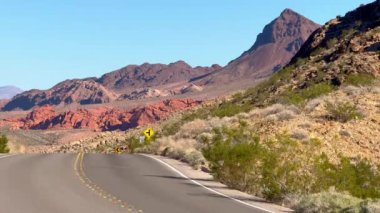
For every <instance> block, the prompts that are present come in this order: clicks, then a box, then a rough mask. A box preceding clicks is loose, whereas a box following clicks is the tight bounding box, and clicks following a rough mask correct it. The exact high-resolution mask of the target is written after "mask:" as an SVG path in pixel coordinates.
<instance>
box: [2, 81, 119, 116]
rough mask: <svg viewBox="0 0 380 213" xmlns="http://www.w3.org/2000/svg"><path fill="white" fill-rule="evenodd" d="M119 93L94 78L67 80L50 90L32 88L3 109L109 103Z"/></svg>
mask: <svg viewBox="0 0 380 213" xmlns="http://www.w3.org/2000/svg"><path fill="white" fill-rule="evenodd" d="M116 98H117V95H116V94H115V93H114V92H112V91H110V90H108V89H107V88H105V87H104V86H103V85H101V84H99V83H97V82H96V81H94V79H84V80H67V81H64V82H61V83H59V84H57V85H56V86H54V87H53V88H51V89H48V90H30V91H27V92H24V93H21V94H19V95H17V96H15V97H14V98H13V99H12V100H11V101H10V102H9V103H7V104H6V105H5V106H4V107H3V110H5V111H10V110H14V109H22V110H29V109H31V108H33V107H35V106H43V105H56V106H57V105H64V104H72V103H79V104H82V105H85V104H100V103H109V102H111V101H113V100H115V99H116Z"/></svg>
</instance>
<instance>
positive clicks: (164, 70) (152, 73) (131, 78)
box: [97, 61, 221, 92]
mask: <svg viewBox="0 0 380 213" xmlns="http://www.w3.org/2000/svg"><path fill="white" fill-rule="evenodd" d="M219 69H221V67H220V66H219V65H216V64H215V65H212V66H211V67H191V66H190V65H188V64H187V63H185V62H184V61H177V62H175V63H171V64H169V65H164V64H148V63H145V64H143V65H141V66H136V65H130V66H126V67H124V68H122V69H120V70H117V71H114V72H111V73H107V74H105V75H103V76H102V77H101V78H100V79H98V80H97V82H99V83H100V84H102V85H104V86H105V87H107V88H109V89H112V90H116V91H121V92H123V91H126V90H127V91H128V90H131V89H136V88H145V87H157V86H161V85H166V84H171V83H178V82H183V81H188V80H189V79H191V78H194V77H196V76H200V75H205V74H210V73H212V72H215V71H217V70H219Z"/></svg>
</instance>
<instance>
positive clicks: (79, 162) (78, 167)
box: [74, 152, 143, 213]
mask: <svg viewBox="0 0 380 213" xmlns="http://www.w3.org/2000/svg"><path fill="white" fill-rule="evenodd" d="M83 158H84V152H79V153H78V155H77V157H76V158H75V161H74V171H75V174H76V175H77V176H78V178H79V180H80V181H81V182H82V183H83V184H84V186H86V187H87V188H88V189H90V190H91V191H92V192H93V193H95V194H97V195H99V197H101V198H103V199H105V200H108V201H109V202H111V203H112V204H114V205H118V206H119V207H121V208H123V209H126V210H128V211H129V212H139V213H142V212H143V210H139V209H137V208H135V207H134V206H132V205H130V204H128V203H127V202H124V201H122V200H121V199H119V198H117V197H116V196H113V195H111V194H110V193H108V192H106V191H105V190H103V189H102V188H100V187H99V186H97V185H96V184H95V183H94V182H92V181H91V180H90V179H89V178H88V177H87V176H86V173H85V172H84V169H83Z"/></svg>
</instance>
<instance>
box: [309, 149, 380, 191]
mask: <svg viewBox="0 0 380 213" xmlns="http://www.w3.org/2000/svg"><path fill="white" fill-rule="evenodd" d="M315 171H316V177H317V180H318V182H316V183H315V185H314V190H315V191H317V192H319V191H323V190H327V189H329V188H330V187H335V188H336V189H337V190H338V191H340V192H349V193H350V194H351V195H353V196H355V197H359V198H380V173H379V171H378V170H377V165H372V164H371V163H370V162H369V161H367V160H362V159H356V160H355V161H350V159H348V158H346V157H341V158H340V162H339V163H338V164H333V163H331V162H330V160H329V159H328V157H327V156H326V155H325V154H322V155H321V156H320V157H319V159H318V160H317V161H316V164H315Z"/></svg>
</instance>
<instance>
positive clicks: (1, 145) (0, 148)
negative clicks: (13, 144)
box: [0, 135, 9, 153]
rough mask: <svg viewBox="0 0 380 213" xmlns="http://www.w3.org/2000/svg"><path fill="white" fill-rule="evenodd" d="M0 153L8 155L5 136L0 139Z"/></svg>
mask: <svg viewBox="0 0 380 213" xmlns="http://www.w3.org/2000/svg"><path fill="white" fill-rule="evenodd" d="M0 153H9V148H8V138H7V137H6V136H5V135H2V136H1V137H0Z"/></svg>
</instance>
